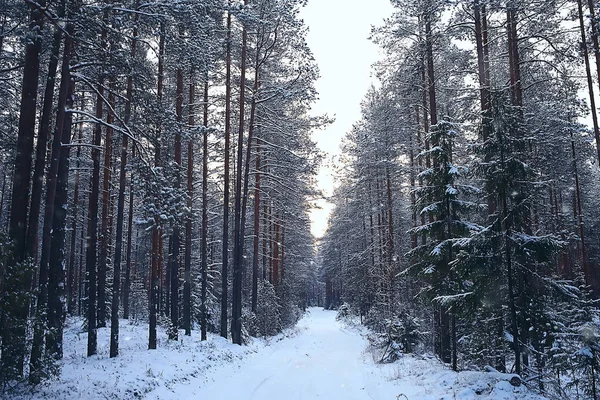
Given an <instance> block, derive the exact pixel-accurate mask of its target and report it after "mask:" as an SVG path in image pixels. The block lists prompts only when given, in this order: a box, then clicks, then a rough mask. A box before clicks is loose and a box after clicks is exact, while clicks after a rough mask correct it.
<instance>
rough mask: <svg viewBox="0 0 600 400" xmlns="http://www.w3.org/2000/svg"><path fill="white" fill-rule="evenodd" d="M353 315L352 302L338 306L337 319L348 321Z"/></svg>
mask: <svg viewBox="0 0 600 400" xmlns="http://www.w3.org/2000/svg"><path fill="white" fill-rule="evenodd" d="M351 317H352V307H350V304H348V303H343V304H342V305H341V306H339V307H338V311H337V315H336V316H335V319H336V321H348V320H349V319H350V318H351Z"/></svg>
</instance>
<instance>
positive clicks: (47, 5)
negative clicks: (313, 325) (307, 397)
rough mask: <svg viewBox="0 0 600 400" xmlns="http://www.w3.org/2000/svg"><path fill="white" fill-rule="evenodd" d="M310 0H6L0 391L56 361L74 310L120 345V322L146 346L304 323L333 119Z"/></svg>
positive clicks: (0, 59)
mask: <svg viewBox="0 0 600 400" xmlns="http://www.w3.org/2000/svg"><path fill="white" fill-rule="evenodd" d="M302 4H303V2H302V1H297V0H284V1H273V0H252V1H250V0H246V1H244V2H243V3H242V2H239V1H222V0H181V1H164V2H163V1H152V2H140V1H137V0H127V1H125V2H115V1H112V0H103V1H92V2H82V1H79V0H55V1H50V0H42V1H37V2H34V1H25V2H21V1H16V0H15V1H12V0H6V1H2V3H1V5H0V102H1V106H0V110H1V111H0V135H1V139H0V146H2V149H1V151H0V157H1V161H2V162H1V163H0V164H1V166H0V171H1V173H2V178H0V179H1V181H2V182H1V184H0V185H1V193H0V226H1V228H0V230H1V232H0V234H1V236H0V239H1V240H0V247H1V249H2V250H1V251H0V297H1V301H0V341H1V346H0V377H1V380H2V384H3V385H7V384H11V383H14V382H19V381H22V380H29V381H30V382H32V383H38V382H40V381H41V380H42V379H43V378H44V377H46V376H48V375H49V374H52V373H54V372H55V368H54V366H55V365H56V360H59V359H60V358H61V357H62V353H63V349H62V337H63V329H64V321H65V317H66V316H67V315H71V316H82V317H84V319H83V320H84V321H85V327H84V329H85V330H86V331H87V337H88V356H91V355H94V354H96V352H97V330H98V328H102V327H108V326H109V327H110V330H111V341H110V356H111V357H115V356H118V354H119V319H120V318H125V319H136V320H140V321H148V324H149V335H148V348H149V349H155V348H156V347H157V340H156V339H157V334H156V330H157V324H164V325H165V326H166V327H167V328H168V332H169V338H170V339H172V340H177V337H178V334H179V333H180V330H183V332H184V334H185V335H190V334H192V329H195V328H198V329H199V331H200V333H199V334H200V335H201V337H202V339H206V335H207V332H216V333H220V334H221V335H222V336H224V337H231V338H232V340H233V342H234V343H237V344H242V343H243V342H244V340H245V339H246V337H247V335H248V334H251V335H269V334H273V333H276V332H277V331H279V330H281V329H282V328H284V327H286V326H289V325H291V324H293V323H294V322H295V321H296V320H297V318H298V317H299V315H300V310H301V308H303V307H305V306H306V304H307V301H309V298H308V297H309V296H310V294H311V292H310V291H309V285H312V284H313V282H314V281H315V279H316V277H315V272H314V271H313V270H312V268H311V265H312V264H311V260H312V257H313V244H312V243H313V242H312V236H311V235H310V231H309V220H308V208H309V206H308V204H309V203H308V201H309V199H310V198H312V197H313V196H314V193H313V191H312V189H311V187H310V186H309V183H310V181H311V179H312V176H313V175H314V174H315V169H316V166H317V165H318V161H319V154H318V153H317V152H316V151H315V149H314V145H313V143H312V141H311V137H310V133H311V131H312V130H313V129H315V128H318V127H319V126H320V125H322V124H323V123H325V121H324V120H323V119H321V118H314V117H310V116H309V115H308V111H309V109H310V104H311V102H312V101H314V99H315V98H316V92H315V90H314V88H313V84H314V82H315V80H316V78H317V75H318V71H317V68H316V65H315V62H314V60H313V58H312V55H311V53H310V50H309V49H308V47H307V45H306V43H305V39H304V38H305V33H306V28H305V27H304V25H303V23H302V21H301V20H300V19H299V17H298V12H299V7H301V6H302ZM311 287H312V286H311ZM121 323H123V322H121ZM4 387H6V386H4Z"/></svg>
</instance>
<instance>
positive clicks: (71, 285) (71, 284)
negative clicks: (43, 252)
mask: <svg viewBox="0 0 600 400" xmlns="http://www.w3.org/2000/svg"><path fill="white" fill-rule="evenodd" d="M82 143H83V124H82V123H80V124H79V136H78V139H77V144H78V146H77V157H76V158H77V164H76V167H75V186H74V189H73V221H71V246H70V249H71V254H69V269H68V277H67V289H68V291H69V292H68V294H67V296H68V297H67V313H68V314H69V315H73V307H74V303H75V293H76V292H77V286H78V281H77V275H78V274H77V271H76V268H75V255H76V253H77V252H76V251H75V248H76V246H77V222H78V220H77V219H78V216H79V169H80V167H81V162H80V157H81V144H82Z"/></svg>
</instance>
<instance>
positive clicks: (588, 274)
mask: <svg viewBox="0 0 600 400" xmlns="http://www.w3.org/2000/svg"><path fill="white" fill-rule="evenodd" d="M571 154H572V156H573V175H574V177H575V198H576V202H577V225H578V227H579V238H580V240H581V264H582V265H583V276H584V278H585V284H586V285H590V286H592V287H593V288H594V289H595V285H594V284H595V282H594V279H593V275H592V271H591V270H590V267H589V263H588V259H587V251H586V247H585V236H584V225H583V212H582V210H581V194H580V193H581V192H580V190H579V173H578V170H577V154H576V152H575V140H574V139H573V131H571Z"/></svg>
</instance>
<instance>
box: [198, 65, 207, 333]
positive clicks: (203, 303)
mask: <svg viewBox="0 0 600 400" xmlns="http://www.w3.org/2000/svg"><path fill="white" fill-rule="evenodd" d="M203 109H204V113H203V121H202V124H203V126H204V130H203V132H202V136H203V137H202V244H201V246H202V249H201V251H202V261H201V262H202V266H201V268H202V287H201V292H200V318H201V319H200V340H206V291H207V281H208V254H207V252H208V248H207V236H208V72H207V73H206V74H205V81H204V105H203Z"/></svg>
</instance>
